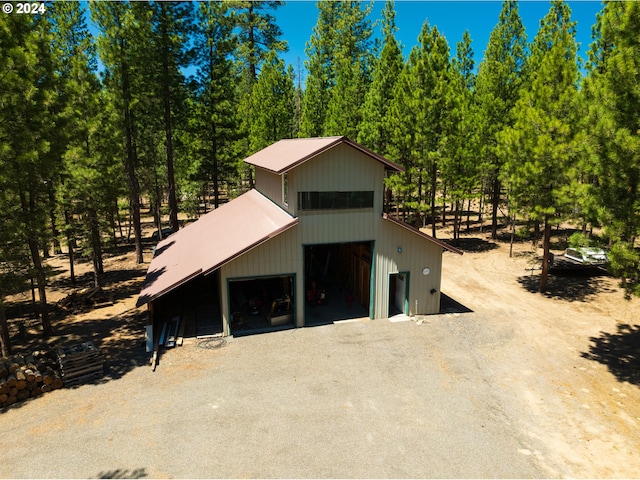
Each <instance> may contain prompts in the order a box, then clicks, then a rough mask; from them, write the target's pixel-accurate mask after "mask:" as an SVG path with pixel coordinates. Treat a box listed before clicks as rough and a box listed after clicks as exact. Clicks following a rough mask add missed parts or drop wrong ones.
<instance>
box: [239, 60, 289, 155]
mask: <svg viewBox="0 0 640 480" xmlns="http://www.w3.org/2000/svg"><path fill="white" fill-rule="evenodd" d="M276 55H277V54H276V52H271V55H270V56H268V57H267V58H266V60H265V61H264V63H263V65H262V70H261V71H260V74H259V75H258V80H257V82H256V84H255V86H254V87H253V93H252V95H251V102H252V105H251V109H252V111H253V112H254V116H253V121H252V122H251V125H250V130H249V146H250V150H251V151H253V152H257V151H258V150H262V149H263V148H265V147H267V146H269V145H271V144H272V143H274V142H276V141H278V140H281V139H283V138H291V137H292V134H293V120H294V108H293V107H294V104H293V100H294V95H293V92H294V87H293V69H292V68H291V67H290V68H289V69H286V68H285V64H284V61H283V60H281V59H279V58H278V57H277V56H276Z"/></svg>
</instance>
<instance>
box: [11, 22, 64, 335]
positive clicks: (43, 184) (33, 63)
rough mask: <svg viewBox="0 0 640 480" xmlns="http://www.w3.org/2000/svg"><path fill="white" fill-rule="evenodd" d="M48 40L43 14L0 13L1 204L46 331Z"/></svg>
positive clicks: (51, 103)
mask: <svg viewBox="0 0 640 480" xmlns="http://www.w3.org/2000/svg"><path fill="white" fill-rule="evenodd" d="M49 44H50V37H49V33H48V25H47V24H46V21H45V20H44V19H43V17H42V16H28V15H2V16H0V52H2V60H3V71H2V75H0V92H2V93H1V95H2V102H3V103H2V109H0V187H2V191H3V195H2V197H1V199H2V200H3V201H5V202H11V204H5V205H0V209H2V210H4V211H7V212H12V214H13V216H14V218H13V220H15V222H13V226H12V228H15V231H14V232H12V235H8V238H9V239H11V238H14V239H16V241H19V242H20V244H21V245H24V246H25V247H26V251H27V252H28V254H29V258H30V262H31V268H30V269H29V276H30V277H31V278H34V277H35V280H36V283H37V288H38V293H39V298H40V305H39V306H40V312H39V313H40V316H41V320H42V329H43V333H44V335H45V336H48V335H51V334H52V333H53V330H52V327H51V322H50V320H49V314H48V309H47V295H46V275H45V269H44V265H43V263H42V259H41V256H40V251H41V249H42V247H43V245H44V244H43V241H42V240H43V238H45V236H46V232H45V230H46V223H47V216H48V214H49V211H48V210H49V208H48V206H49V192H48V189H47V182H49V181H51V179H52V178H53V176H54V172H55V170H56V169H57V167H58V166H57V165H56V163H55V157H53V156H51V155H50V146H51V139H52V138H53V135H52V129H53V125H55V121H53V119H54V116H53V113H54V110H55V100H56V94H55V89H54V87H55V81H54V77H53V69H52V67H51V57H50V54H49ZM0 248H2V251H3V255H1V256H0V257H3V258H4V259H8V260H9V261H12V260H13V259H14V258H15V255H14V254H12V253H11V248H10V245H9V246H2V247H0ZM23 258H24V257H23Z"/></svg>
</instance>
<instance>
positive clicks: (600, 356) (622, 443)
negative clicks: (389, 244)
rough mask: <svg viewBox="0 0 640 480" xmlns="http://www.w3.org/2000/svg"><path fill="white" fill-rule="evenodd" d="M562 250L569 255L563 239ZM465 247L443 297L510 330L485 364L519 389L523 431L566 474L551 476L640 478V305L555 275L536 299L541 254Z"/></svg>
mask: <svg viewBox="0 0 640 480" xmlns="http://www.w3.org/2000/svg"><path fill="white" fill-rule="evenodd" d="M554 241H555V245H552V247H553V246H555V247H557V248H558V249H556V250H555V253H556V254H561V253H562V250H560V249H559V248H560V247H563V237H562V236H559V237H556V238H555V239H554ZM460 247H461V248H462V249H463V250H464V251H465V254H464V255H463V256H457V255H453V254H448V253H447V254H445V256H444V261H443V263H444V266H443V270H444V271H443V280H442V291H443V292H445V293H447V294H448V295H449V296H451V297H453V298H455V299H456V300H457V301H459V302H460V303H462V304H463V305H464V306H466V307H467V308H469V309H470V310H472V311H474V312H477V313H480V314H483V316H484V317H486V318H487V319H490V320H488V322H490V323H491V324H492V325H491V326H492V328H498V329H499V328H500V326H501V325H503V326H504V332H505V335H506V336H508V338H506V339H505V342H504V345H505V347H504V348H497V349H494V350H493V351H492V352H491V354H490V355H488V356H487V358H486V361H487V364H489V365H491V366H492V368H493V370H492V372H493V374H494V379H493V380H494V381H496V382H497V383H499V384H501V385H505V386H509V387H510V388H511V389H512V391H513V393H514V397H513V404H514V408H517V409H518V410H519V411H520V413H521V414H522V417H521V418H522V419H523V420H522V422H523V424H522V425H520V427H521V428H524V429H525V430H526V431H527V432H528V435H529V436H530V437H531V439H532V441H537V442H538V444H540V445H544V446H546V447H547V449H550V450H551V451H553V452H554V454H553V455H554V457H555V458H553V461H554V462H555V463H557V464H559V465H565V469H563V470H564V471H560V472H558V471H550V475H552V476H558V475H559V476H572V477H618V478H621V477H624V478H630V477H634V478H637V477H638V476H640V464H638V457H637V454H638V451H640V428H639V427H640V299H638V298H633V299H629V300H627V299H625V298H624V293H623V290H622V289H621V288H620V286H619V282H618V281H617V280H615V279H614V278H611V277H609V276H607V275H605V274H602V275H595V276H589V275H575V274H574V275H561V276H558V275H554V276H551V278H550V283H549V290H548V292H547V293H545V294H540V293H538V292H537V288H538V282H539V271H535V270H534V271H533V272H532V271H531V270H527V269H530V268H531V266H538V265H539V263H537V262H536V261H535V257H536V256H540V255H541V254H542V251H541V249H536V248H534V247H533V246H532V244H531V243H530V242H520V243H517V244H516V245H515V246H514V255H513V257H512V258H509V244H508V243H507V242H506V241H504V242H493V241H491V240H490V238H489V236H488V235H483V234H478V233H476V234H474V235H473V236H463V238H461V241H460ZM470 344H473V340H470ZM518 345H519V346H520V348H518ZM524 453H525V454H532V455H535V454H536V451H535V450H534V451H531V452H524Z"/></svg>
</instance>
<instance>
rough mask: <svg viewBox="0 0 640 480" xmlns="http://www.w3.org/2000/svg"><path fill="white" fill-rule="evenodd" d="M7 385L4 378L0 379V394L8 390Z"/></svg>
mask: <svg viewBox="0 0 640 480" xmlns="http://www.w3.org/2000/svg"><path fill="white" fill-rule="evenodd" d="M9 388H10V387H9V385H8V384H7V381H6V379H2V380H0V394H3V393H7V392H8V391H9Z"/></svg>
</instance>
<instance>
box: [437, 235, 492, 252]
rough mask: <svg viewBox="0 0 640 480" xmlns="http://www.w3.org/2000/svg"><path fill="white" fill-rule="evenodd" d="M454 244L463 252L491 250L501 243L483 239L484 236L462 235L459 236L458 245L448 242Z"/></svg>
mask: <svg viewBox="0 0 640 480" xmlns="http://www.w3.org/2000/svg"><path fill="white" fill-rule="evenodd" d="M448 243H451V244H452V245H454V246H455V247H456V248H459V249H460V250H462V251H463V252H472V253H478V252H488V251H489V250H495V249H496V248H498V247H499V245H498V244H497V243H495V242H493V241H488V240H483V239H482V238H477V237H460V238H458V243H457V245H456V244H454V243H452V242H448Z"/></svg>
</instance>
